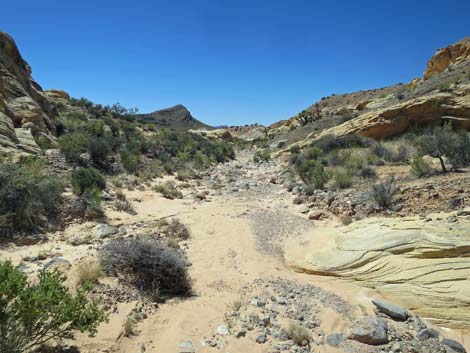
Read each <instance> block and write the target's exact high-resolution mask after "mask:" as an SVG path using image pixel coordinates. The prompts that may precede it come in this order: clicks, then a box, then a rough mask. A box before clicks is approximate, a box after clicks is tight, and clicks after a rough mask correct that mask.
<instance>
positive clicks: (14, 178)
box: [0, 158, 64, 238]
mask: <svg viewBox="0 0 470 353" xmlns="http://www.w3.org/2000/svg"><path fill="white" fill-rule="evenodd" d="M63 190H64V184H63V182H62V181H61V180H60V179H59V178H57V177H51V176H50V174H49V173H48V171H47V168H46V166H45V163H44V162H43V161H41V160H39V159H34V158H25V159H21V160H20V162H19V163H18V164H14V163H4V164H0V234H2V235H10V234H11V233H13V232H14V231H31V230H34V229H36V228H37V227H39V226H42V225H44V224H45V223H46V222H47V219H54V218H55V217H56V216H57V214H58V211H59V207H60V205H61V204H62V192H63ZM0 238H1V236H0Z"/></svg>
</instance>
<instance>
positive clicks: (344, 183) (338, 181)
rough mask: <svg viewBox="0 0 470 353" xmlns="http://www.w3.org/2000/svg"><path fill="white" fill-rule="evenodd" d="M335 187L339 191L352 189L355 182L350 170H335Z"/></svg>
mask: <svg viewBox="0 0 470 353" xmlns="http://www.w3.org/2000/svg"><path fill="white" fill-rule="evenodd" d="M332 179H333V187H335V188H337V189H346V188H349V187H351V185H352V182H353V173H352V171H351V169H348V168H343V167H339V168H335V169H334V171H333V176H332Z"/></svg>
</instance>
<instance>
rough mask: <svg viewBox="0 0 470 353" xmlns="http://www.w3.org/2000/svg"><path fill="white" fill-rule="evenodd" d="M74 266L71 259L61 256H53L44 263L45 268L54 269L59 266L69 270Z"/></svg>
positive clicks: (61, 268)
mask: <svg viewBox="0 0 470 353" xmlns="http://www.w3.org/2000/svg"><path fill="white" fill-rule="evenodd" d="M71 266H72V264H71V263H70V261H69V260H65V259H63V258H61V257H53V258H52V259H50V260H49V261H48V262H46V263H45V264H44V269H46V270H48V269H53V268H57V269H60V270H67V269H69V268H70V267H71Z"/></svg>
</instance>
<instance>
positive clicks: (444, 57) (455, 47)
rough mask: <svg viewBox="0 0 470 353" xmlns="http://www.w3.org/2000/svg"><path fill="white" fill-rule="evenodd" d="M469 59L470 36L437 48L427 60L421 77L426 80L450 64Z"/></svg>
mask: <svg viewBox="0 0 470 353" xmlns="http://www.w3.org/2000/svg"><path fill="white" fill-rule="evenodd" d="M469 59H470V37H467V38H464V39H462V40H461V41H459V42H456V43H454V44H452V45H449V46H448V47H446V48H443V49H439V50H438V51H437V52H436V53H435V54H434V55H433V57H432V58H431V59H430V60H429V61H428V64H427V66H426V71H424V75H423V79H425V80H427V79H429V78H431V77H432V76H434V75H436V74H439V73H441V72H443V71H444V70H446V69H447V68H449V66H450V65H453V64H458V63H460V62H462V61H465V60H469Z"/></svg>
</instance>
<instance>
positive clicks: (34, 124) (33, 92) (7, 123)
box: [0, 32, 55, 152]
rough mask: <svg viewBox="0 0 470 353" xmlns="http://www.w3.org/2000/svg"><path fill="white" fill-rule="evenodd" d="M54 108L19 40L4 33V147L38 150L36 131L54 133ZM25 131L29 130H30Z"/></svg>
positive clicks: (0, 104)
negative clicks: (26, 58) (25, 56)
mask: <svg viewBox="0 0 470 353" xmlns="http://www.w3.org/2000/svg"><path fill="white" fill-rule="evenodd" d="M54 117H55V113H54V109H53V107H52V105H51V104H50V102H49V101H48V99H47V97H46V95H45V94H44V92H43V90H42V88H41V87H40V86H39V85H38V84H37V83H36V82H35V81H34V80H33V79H32V77H31V68H30V67H29V65H28V64H27V63H26V61H25V60H24V59H23V58H22V56H21V54H20V52H19V50H18V48H17V46H16V44H15V42H14V41H13V39H12V38H11V37H10V36H9V35H8V34H6V33H4V32H0V148H1V149H2V150H4V151H5V150H24V151H27V152H33V151H38V150H39V148H38V146H37V144H36V143H35V140H34V138H33V136H32V134H34V133H36V132H39V131H43V132H47V133H50V132H53V131H54V125H53V123H52V119H53V118H54ZM24 130H28V131H27V132H26V131H24Z"/></svg>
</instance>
